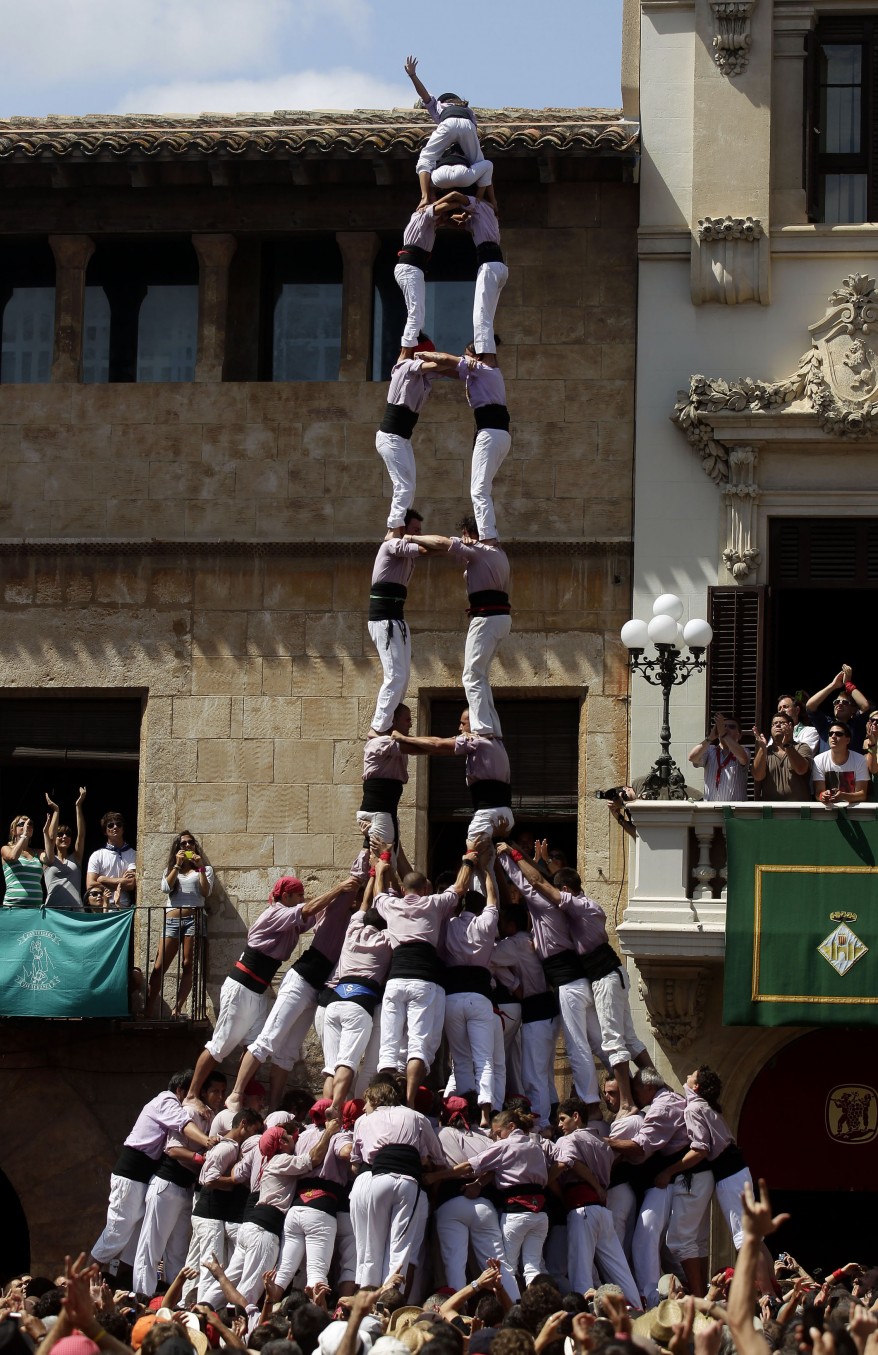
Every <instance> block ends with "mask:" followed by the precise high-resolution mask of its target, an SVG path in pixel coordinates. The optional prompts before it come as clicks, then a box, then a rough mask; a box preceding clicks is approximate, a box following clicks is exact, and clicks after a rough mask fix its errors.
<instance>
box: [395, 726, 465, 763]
mask: <svg viewBox="0 0 878 1355" xmlns="http://www.w3.org/2000/svg"><path fill="white" fill-rule="evenodd" d="M390 737H391V738H392V739H395V740H396V742H397V743H398V744H399V746H400V748H401V749H402V751H403V752H404V753H420V754H426V755H429V756H431V757H449V756H453V755H454V751H455V749H454V745H455V743H456V740H455V739H439V738H435V737H434V736H433V735H432V734H419V735H417V736H415V735H413V734H400V733H398V732H397V730H395V729H394V730H393V731H392V733H391V736H390Z"/></svg>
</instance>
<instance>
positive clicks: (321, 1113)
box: [308, 1096, 332, 1129]
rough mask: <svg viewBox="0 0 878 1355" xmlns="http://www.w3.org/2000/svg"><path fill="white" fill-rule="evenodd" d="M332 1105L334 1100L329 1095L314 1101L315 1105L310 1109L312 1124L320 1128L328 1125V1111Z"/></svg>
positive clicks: (309, 1117) (309, 1115) (309, 1114)
mask: <svg viewBox="0 0 878 1355" xmlns="http://www.w3.org/2000/svg"><path fill="white" fill-rule="evenodd" d="M331 1105H332V1101H331V1100H330V1099H329V1097H328V1096H321V1097H319V1098H318V1099H317V1100H316V1101H315V1102H314V1104H313V1106H312V1107H311V1109H310V1110H309V1111H308V1119H309V1120H310V1121H311V1123H312V1124H316V1126H317V1128H318V1129H324V1128H325V1127H326V1112H327V1111H328V1110H329V1107H330V1106H331Z"/></svg>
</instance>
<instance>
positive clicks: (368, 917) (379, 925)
mask: <svg viewBox="0 0 878 1355" xmlns="http://www.w3.org/2000/svg"><path fill="white" fill-rule="evenodd" d="M363 926H364V927H374V929H375V931H376V932H386V931H387V918H386V917H383V916H382V914H381V913H379V911H378V909H377V908H367V909H366V911H365V913H364V914H363Z"/></svg>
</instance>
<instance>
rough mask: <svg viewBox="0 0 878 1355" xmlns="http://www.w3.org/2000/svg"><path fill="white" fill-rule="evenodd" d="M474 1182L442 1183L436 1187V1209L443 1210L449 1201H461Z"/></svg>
mask: <svg viewBox="0 0 878 1355" xmlns="http://www.w3.org/2000/svg"><path fill="white" fill-rule="evenodd" d="M471 1185H472V1181H440V1182H438V1184H437V1186H436V1195H435V1200H434V1207H435V1208H436V1209H441V1208H442V1206H443V1205H444V1204H448V1201H449V1200H459V1199H460V1197H461V1195H462V1194H463V1193H464V1191H465V1190H466V1188H467V1186H471Z"/></svg>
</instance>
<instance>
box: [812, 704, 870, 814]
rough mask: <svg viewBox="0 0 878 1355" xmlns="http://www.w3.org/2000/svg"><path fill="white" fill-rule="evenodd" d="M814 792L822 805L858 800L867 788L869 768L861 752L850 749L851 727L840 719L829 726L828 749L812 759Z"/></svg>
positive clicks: (849, 803) (864, 796)
mask: <svg viewBox="0 0 878 1355" xmlns="http://www.w3.org/2000/svg"><path fill="white" fill-rule="evenodd" d="M812 776H813V781H814V795H815V797H816V798H817V799H818V800H820V801H822V803H823V804H825V805H835V804H848V805H855V804H859V803H860V802H861V801H862V800H865V798H866V794H867V792H868V789H869V768H868V767H867V766H866V759H865V758H864V757H863V755H862V753H853V752H851V731H850V728H849V727H848V725H846V724H844V723H843V721H841V720H833V721H832V723H831V724H830V726H829V751H828V752H827V753H818V754H817V756H816V757H815V759H814V771H813V773H812Z"/></svg>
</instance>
